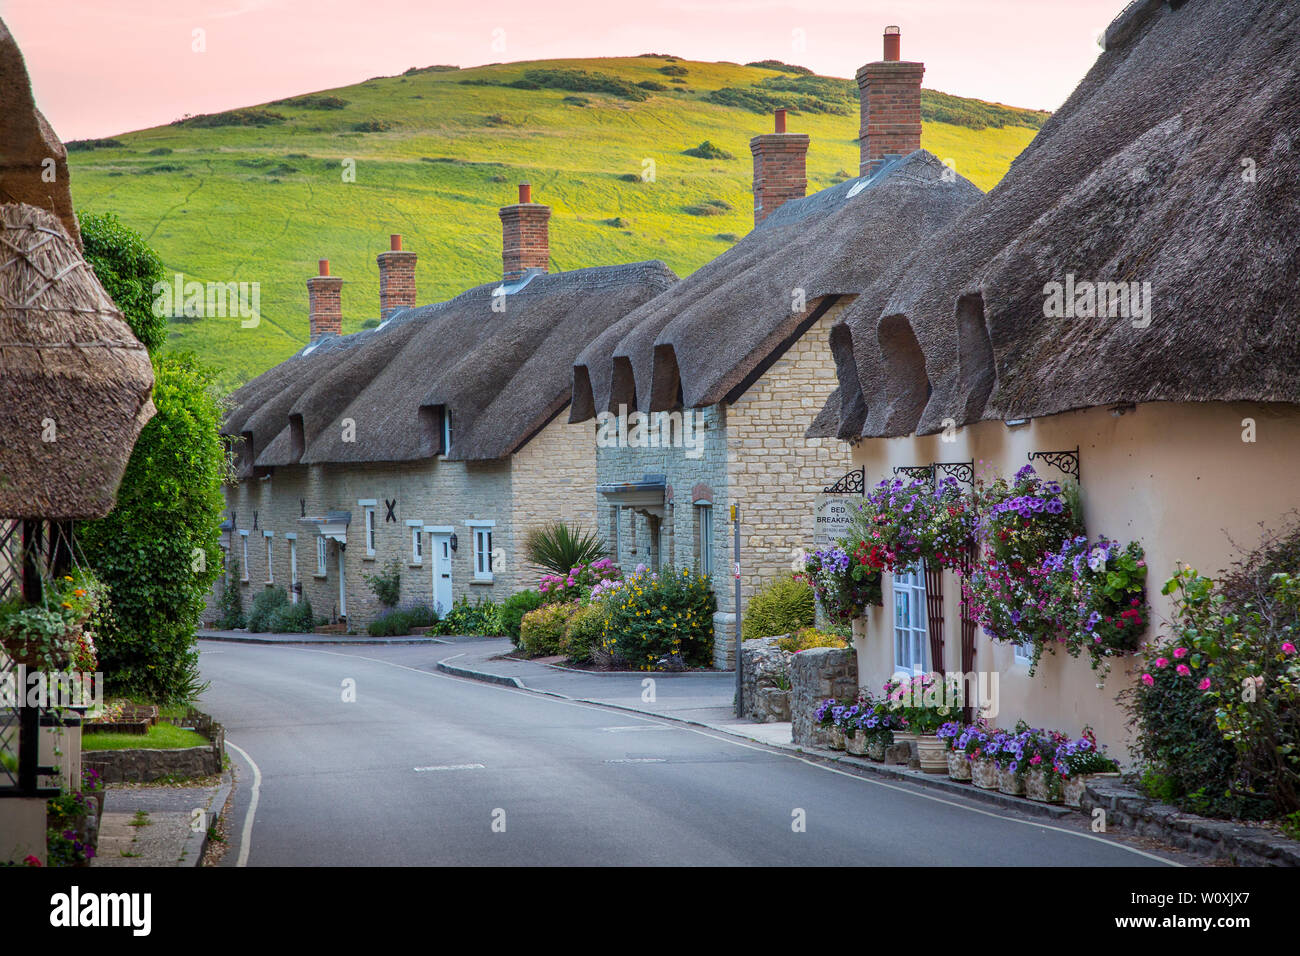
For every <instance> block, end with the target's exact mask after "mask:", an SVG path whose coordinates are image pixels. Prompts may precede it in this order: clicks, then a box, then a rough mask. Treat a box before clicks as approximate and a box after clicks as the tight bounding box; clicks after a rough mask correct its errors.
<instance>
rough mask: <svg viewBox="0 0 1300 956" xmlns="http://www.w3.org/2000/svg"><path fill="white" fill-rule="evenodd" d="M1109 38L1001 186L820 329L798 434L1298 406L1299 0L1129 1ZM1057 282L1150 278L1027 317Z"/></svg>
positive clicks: (847, 434)
mask: <svg viewBox="0 0 1300 956" xmlns="http://www.w3.org/2000/svg"><path fill="white" fill-rule="evenodd" d="M1174 6H1176V7H1177V9H1174V8H1173V7H1174ZM1107 37H1108V40H1107V44H1108V46H1107V49H1106V50H1105V52H1103V53H1102V54H1101V56H1100V57H1099V58H1098V60H1097V62H1096V64H1095V66H1094V67H1093V68H1092V70H1091V71H1090V72H1089V73H1088V75H1087V76H1086V77H1085V78H1084V80H1083V81H1082V83H1080V85H1079V87H1078V88H1077V89H1076V90H1075V92H1074V94H1073V95H1072V96H1071V97H1070V99H1069V100H1068V101H1067V102H1066V103H1065V105H1064V106H1063V107H1062V108H1061V109H1060V110H1059V111H1058V112H1057V113H1056V114H1055V115H1054V116H1053V117H1052V118H1051V119H1050V120H1049V121H1048V122H1047V123H1046V124H1045V125H1044V126H1043V129H1042V131H1041V132H1040V133H1039V135H1038V136H1037V137H1036V138H1035V139H1034V141H1033V142H1032V143H1031V144H1030V145H1029V147H1028V148H1027V149H1026V150H1025V151H1024V153H1022V154H1021V156H1020V157H1019V158H1018V159H1017V160H1016V161H1015V163H1014V164H1013V165H1012V167H1011V170H1010V172H1008V174H1007V176H1006V177H1005V178H1004V179H1003V180H1002V182H1001V183H999V184H998V186H997V187H996V188H995V189H994V190H993V191H992V192H991V193H989V195H988V196H987V197H986V198H985V199H984V200H982V201H981V202H980V203H979V204H978V205H977V206H975V207H974V208H972V209H971V210H970V211H968V212H967V213H966V214H965V215H964V216H962V217H961V218H960V219H959V220H958V221H957V222H956V223H954V224H953V225H952V226H950V227H949V228H947V229H945V230H944V231H942V232H941V233H940V234H938V235H936V236H935V237H934V239H933V240H932V241H930V242H928V243H926V245H925V246H924V248H922V249H920V250H919V251H918V252H917V253H916V254H915V255H914V256H913V257H912V258H911V261H910V262H909V263H908V264H907V265H906V266H905V268H903V269H902V270H901V272H900V274H899V275H898V276H896V277H894V278H892V279H890V280H888V281H882V282H879V283H877V284H876V285H874V286H873V287H872V288H871V289H869V290H868V291H867V292H866V293H864V294H863V295H862V296H860V297H859V298H858V300H857V301H856V302H855V303H854V304H853V306H852V307H851V308H850V310H849V311H848V313H847V314H846V316H845V318H844V323H843V324H842V325H840V326H837V327H836V328H835V329H834V330H833V331H832V336H831V338H832V347H833V349H834V351H835V353H836V359H837V365H838V367H839V370H840V396H841V401H840V405H839V407H838V408H837V409H833V410H832V411H834V413H835V414H833V415H832V414H828V415H826V416H823V417H821V418H819V424H820V427H819V428H818V429H815V430H814V431H812V432H810V434H825V433H828V432H830V431H835V432H836V433H838V434H839V435H840V436H841V437H844V438H852V437H857V436H898V435H906V434H909V433H911V432H913V431H916V432H919V433H931V432H935V431H938V430H940V429H941V428H942V427H943V420H944V419H945V418H952V419H955V420H956V421H957V422H958V423H959V424H960V423H967V422H971V421H975V420H979V419H1010V418H1025V417H1036V416H1043V415H1050V414H1053V413H1057V412H1063V411H1067V410H1070V409H1080V408H1088V407H1096V406H1106V405H1112V404H1121V403H1123V404H1127V403H1137V402H1151V401H1171V402H1203V401H1239V400H1240V401H1262V402H1288V403H1297V402H1300V258H1298V257H1297V252H1296V239H1295V237H1296V236H1297V235H1300V156H1298V155H1297V151H1298V149H1300V136H1298V134H1297V129H1300V9H1297V8H1296V6H1295V5H1294V4H1285V3H1283V4H1279V3H1274V2H1266V0H1242V2H1238V3H1231V4H1228V3H1211V2H1191V3H1185V4H1175V5H1172V6H1171V5H1166V4H1161V3H1155V2H1143V3H1141V4H1136V5H1133V6H1132V7H1130V8H1129V9H1127V10H1126V11H1125V14H1124V15H1123V16H1122V17H1121V19H1120V20H1117V22H1116V25H1115V26H1114V27H1112V29H1111V30H1110V31H1108V34H1107ZM1067 277H1072V278H1069V279H1068V280H1067ZM1067 281H1070V282H1075V283H1079V282H1084V281H1087V282H1090V283H1101V282H1114V283H1119V282H1124V283H1139V285H1138V287H1137V288H1138V290H1139V291H1141V290H1142V288H1143V287H1142V285H1141V283H1150V286H1149V288H1150V303H1151V311H1150V324H1149V326H1147V327H1145V328H1141V327H1134V321H1133V320H1132V318H1131V317H1130V318H1124V317H1119V318H1087V317H1079V318H1049V317H1047V316H1045V314H1044V306H1045V301H1046V300H1047V294H1048V292H1049V291H1054V290H1052V289H1051V287H1049V285H1048V284H1049V283H1061V284H1062V285H1064V284H1065V283H1066V282H1067ZM1143 322H1144V319H1143V318H1142V317H1139V318H1138V324H1139V325H1141V324H1143ZM828 419H831V420H837V421H838V425H836V426H835V427H834V428H832V427H830V426H829V425H827V420H828Z"/></svg>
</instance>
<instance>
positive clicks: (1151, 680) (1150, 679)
mask: <svg viewBox="0 0 1300 956" xmlns="http://www.w3.org/2000/svg"><path fill="white" fill-rule="evenodd" d="M1155 682H1156V679H1155V678H1154V677H1152V676H1151V675H1150V674H1143V675H1142V683H1144V684H1146V685H1147V686H1148V687H1150V686H1151V685H1152V684H1154V683H1155Z"/></svg>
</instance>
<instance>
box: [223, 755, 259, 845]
mask: <svg viewBox="0 0 1300 956" xmlns="http://www.w3.org/2000/svg"><path fill="white" fill-rule="evenodd" d="M226 746H227V747H229V748H230V749H231V750H233V751H234V752H235V753H237V754H239V756H241V757H243V758H244V759H245V760H247V761H248V765H249V766H250V767H252V768H253V792H252V795H251V796H250V797H249V801H248V812H247V813H246V814H244V829H243V832H242V833H240V835H239V859H238V860H236V861H235V866H248V852H249V850H251V849H252V847H253V818H254V817H256V816H257V802H258V800H260V799H261V796H262V770H261V768H260V767H258V765H257V763H256V762H255V761H254V760H253V758H252V757H250V756H249V755H248V752H247V751H246V750H244V749H243V748H242V747H238V746H236V745H235V744H232V743H231V742H230V739H229V738H227V739H226Z"/></svg>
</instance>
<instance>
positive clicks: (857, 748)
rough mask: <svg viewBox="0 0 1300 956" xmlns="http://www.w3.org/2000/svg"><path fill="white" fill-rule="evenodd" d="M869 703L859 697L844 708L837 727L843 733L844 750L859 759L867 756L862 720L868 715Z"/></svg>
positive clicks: (864, 729) (865, 735) (865, 736)
mask: <svg viewBox="0 0 1300 956" xmlns="http://www.w3.org/2000/svg"><path fill="white" fill-rule="evenodd" d="M870 707H871V705H870V703H869V702H866V701H863V699H862V698H861V697H859V698H858V699H857V700H856V701H854V702H853V703H852V704H850V705H849V706H848V707H846V708H844V712H843V713H842V714H841V715H840V722H839V725H840V727H841V729H842V730H843V731H844V749H845V750H846V751H847V752H849V753H851V754H855V755H856V756H859V757H865V756H866V755H867V733H866V728H865V727H863V726H862V719H863V718H864V717H866V715H867V714H868V713H870Z"/></svg>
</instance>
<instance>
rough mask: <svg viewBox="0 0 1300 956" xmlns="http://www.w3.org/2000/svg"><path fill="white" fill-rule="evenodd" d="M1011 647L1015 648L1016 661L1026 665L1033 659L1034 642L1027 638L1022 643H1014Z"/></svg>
mask: <svg viewBox="0 0 1300 956" xmlns="http://www.w3.org/2000/svg"><path fill="white" fill-rule="evenodd" d="M1011 646H1012V647H1014V648H1015V653H1016V660H1018V661H1020V662H1022V663H1025V664H1028V663H1029V662H1030V661H1032V660H1033V659H1034V642H1033V641H1031V640H1030V639H1029V638H1025V639H1024V640H1023V641H1016V643H1014V644H1013V645H1011Z"/></svg>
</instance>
